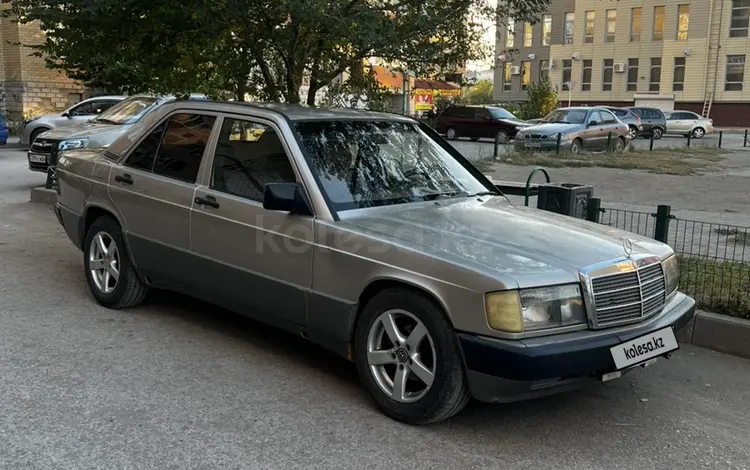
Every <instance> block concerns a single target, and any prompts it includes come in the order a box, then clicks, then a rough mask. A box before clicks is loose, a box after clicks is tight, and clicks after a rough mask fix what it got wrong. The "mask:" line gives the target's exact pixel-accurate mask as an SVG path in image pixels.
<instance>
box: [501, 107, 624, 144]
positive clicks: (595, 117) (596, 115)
mask: <svg viewBox="0 0 750 470" xmlns="http://www.w3.org/2000/svg"><path fill="white" fill-rule="evenodd" d="M558 135H559V136H560V144H559V145H560V149H562V150H567V151H570V152H572V153H578V152H580V151H582V150H604V149H607V145H609V148H610V149H612V150H615V151H617V152H622V151H623V150H625V147H626V146H627V144H628V142H629V129H628V125H627V124H625V123H624V122H622V121H620V120H619V119H617V117H616V116H615V115H614V114H612V112H610V111H609V110H608V109H606V108H600V107H592V108H589V107H571V108H558V109H556V110H554V111H552V112H551V113H549V114H548V115H547V116H545V117H544V118H543V119H542V120H541V121H540V123H539V124H536V125H533V126H530V127H527V128H525V129H522V130H521V131H520V132H519V133H518V134H517V135H516V142H515V146H516V150H529V149H538V150H554V149H556V148H557V145H558V142H557V140H558Z"/></svg>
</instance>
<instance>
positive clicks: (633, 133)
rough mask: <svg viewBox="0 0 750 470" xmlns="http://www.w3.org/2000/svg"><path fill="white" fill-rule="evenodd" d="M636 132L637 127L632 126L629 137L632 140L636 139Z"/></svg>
mask: <svg viewBox="0 0 750 470" xmlns="http://www.w3.org/2000/svg"><path fill="white" fill-rule="evenodd" d="M635 134H636V132H635V129H633V128H632V127H631V128H630V131H629V132H628V138H630V140H635V137H636V135H635Z"/></svg>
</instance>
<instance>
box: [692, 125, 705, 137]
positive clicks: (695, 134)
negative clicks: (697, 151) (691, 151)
mask: <svg viewBox="0 0 750 470" xmlns="http://www.w3.org/2000/svg"><path fill="white" fill-rule="evenodd" d="M705 135H706V130H705V129H703V128H702V127H696V128H695V129H693V139H702V138H703V136H705Z"/></svg>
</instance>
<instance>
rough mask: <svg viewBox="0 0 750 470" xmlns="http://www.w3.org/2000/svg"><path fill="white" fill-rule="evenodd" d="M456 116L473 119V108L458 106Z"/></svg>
mask: <svg viewBox="0 0 750 470" xmlns="http://www.w3.org/2000/svg"><path fill="white" fill-rule="evenodd" d="M458 116H459V117H462V118H468V119H474V110H473V109H472V108H458Z"/></svg>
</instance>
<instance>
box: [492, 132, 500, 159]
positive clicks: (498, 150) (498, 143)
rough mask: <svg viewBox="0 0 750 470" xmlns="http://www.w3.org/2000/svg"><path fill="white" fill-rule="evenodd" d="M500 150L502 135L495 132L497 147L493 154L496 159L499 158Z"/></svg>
mask: <svg viewBox="0 0 750 470" xmlns="http://www.w3.org/2000/svg"><path fill="white" fill-rule="evenodd" d="M499 152H500V136H499V135H498V134H495V148H494V150H493V151H492V156H493V158H494V159H495V160H497V158H498V153H499Z"/></svg>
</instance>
